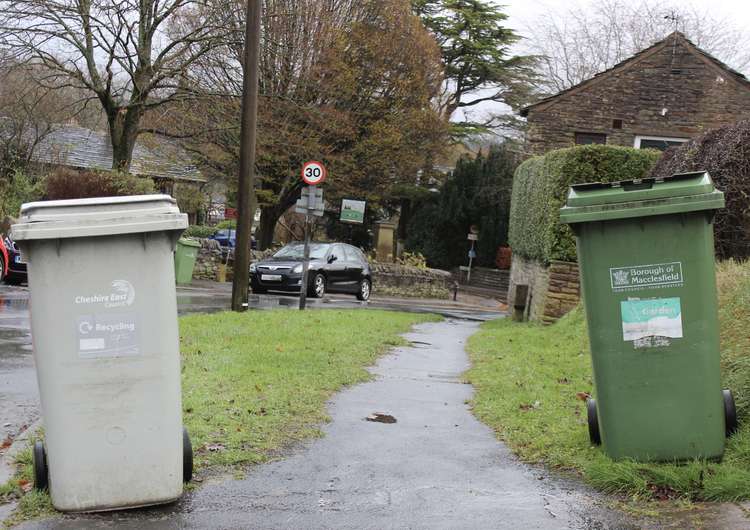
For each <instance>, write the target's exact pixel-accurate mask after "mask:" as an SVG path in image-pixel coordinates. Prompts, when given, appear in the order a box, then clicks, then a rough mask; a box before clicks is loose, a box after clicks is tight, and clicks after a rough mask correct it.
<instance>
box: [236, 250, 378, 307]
mask: <svg viewBox="0 0 750 530" xmlns="http://www.w3.org/2000/svg"><path fill="white" fill-rule="evenodd" d="M303 257H304V244H303V243H299V242H294V243H289V244H288V245H286V246H285V247H283V248H282V249H281V250H279V251H278V252H276V254H274V255H273V256H271V257H270V258H268V259H264V260H261V261H258V262H256V263H253V264H252V265H250V287H251V288H252V290H253V292H254V293H265V292H268V291H286V292H298V291H299V290H300V288H301V286H302V262H303ZM371 291H372V273H371V271H370V265H369V263H368V262H367V258H366V257H365V255H364V254H363V253H362V251H361V250H359V249H358V248H356V247H353V246H351V245H347V244H345V243H310V269H309V273H308V284H307V293H308V296H312V297H315V298H321V297H322V296H323V295H324V294H325V293H326V292H338V293H350V294H353V295H356V296H357V299H359V300H367V299H369V298H370V292H371Z"/></svg>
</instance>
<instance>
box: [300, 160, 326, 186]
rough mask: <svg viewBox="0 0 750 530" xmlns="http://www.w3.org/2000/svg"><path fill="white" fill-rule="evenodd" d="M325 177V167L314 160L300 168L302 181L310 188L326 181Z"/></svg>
mask: <svg viewBox="0 0 750 530" xmlns="http://www.w3.org/2000/svg"><path fill="white" fill-rule="evenodd" d="M326 175H327V172H326V168H325V166H323V164H321V163H320V162H316V161H315V160H312V161H310V162H307V163H305V165H304V166H302V180H304V181H305V184H309V185H310V186H315V185H317V184H320V183H321V182H323V181H324V180H325V179H326Z"/></svg>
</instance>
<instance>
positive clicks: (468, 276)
mask: <svg viewBox="0 0 750 530" xmlns="http://www.w3.org/2000/svg"><path fill="white" fill-rule="evenodd" d="M473 255H474V241H473V240H472V242H471V250H470V251H469V272H467V273H466V283H469V282H470V281H471V262H472V261H473V260H474V258H473Z"/></svg>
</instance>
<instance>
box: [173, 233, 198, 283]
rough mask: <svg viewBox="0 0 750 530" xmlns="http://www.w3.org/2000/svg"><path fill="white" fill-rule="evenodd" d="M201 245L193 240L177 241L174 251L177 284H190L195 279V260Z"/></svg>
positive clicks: (183, 239)
mask: <svg viewBox="0 0 750 530" xmlns="http://www.w3.org/2000/svg"><path fill="white" fill-rule="evenodd" d="M200 248H201V244H200V242H198V241H195V240H193V239H187V238H182V239H180V240H178V241H177V246H176V247H175V251H174V273H175V274H174V275H175V280H176V281H177V283H190V281H191V280H192V279H193V269H194V268H195V260H197V259H198V249H200Z"/></svg>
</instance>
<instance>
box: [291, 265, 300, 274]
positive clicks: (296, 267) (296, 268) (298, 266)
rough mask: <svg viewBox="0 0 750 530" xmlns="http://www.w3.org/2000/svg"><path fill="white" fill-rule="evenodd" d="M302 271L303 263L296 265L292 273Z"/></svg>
mask: <svg viewBox="0 0 750 530" xmlns="http://www.w3.org/2000/svg"><path fill="white" fill-rule="evenodd" d="M300 272H302V264H301V263H300V264H299V265H295V266H294V268H293V269H292V274H299V273H300Z"/></svg>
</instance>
